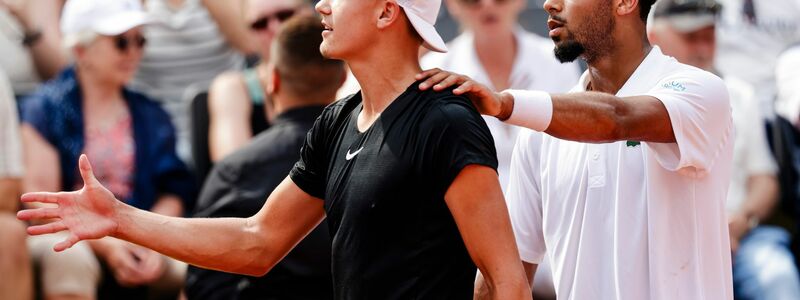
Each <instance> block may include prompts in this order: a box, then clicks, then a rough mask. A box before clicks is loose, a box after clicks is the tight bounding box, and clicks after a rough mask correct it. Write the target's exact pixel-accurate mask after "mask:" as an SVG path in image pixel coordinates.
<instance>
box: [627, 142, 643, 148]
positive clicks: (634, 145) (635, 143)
mask: <svg viewBox="0 0 800 300" xmlns="http://www.w3.org/2000/svg"><path fill="white" fill-rule="evenodd" d="M640 144H641V143H640V142H638V141H628V143H627V145H628V147H631V148H633V147H636V146H639V145H640Z"/></svg>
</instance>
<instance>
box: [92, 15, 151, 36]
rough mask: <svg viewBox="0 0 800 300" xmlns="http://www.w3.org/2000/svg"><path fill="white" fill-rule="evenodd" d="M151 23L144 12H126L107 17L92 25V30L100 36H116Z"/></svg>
mask: <svg viewBox="0 0 800 300" xmlns="http://www.w3.org/2000/svg"><path fill="white" fill-rule="evenodd" d="M151 23H153V20H152V19H151V18H150V17H149V16H148V15H147V14H146V13H144V12H138V11H137V12H127V13H123V14H118V15H114V16H109V17H107V18H104V19H103V20H100V21H98V22H97V23H95V24H94V28H92V30H93V31H94V32H97V33H98V34H101V35H118V34H122V33H124V32H126V31H128V30H131V29H133V28H135V27H138V26H142V25H147V24H151Z"/></svg>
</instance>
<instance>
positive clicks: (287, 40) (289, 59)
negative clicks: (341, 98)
mask: <svg viewBox="0 0 800 300" xmlns="http://www.w3.org/2000/svg"><path fill="white" fill-rule="evenodd" d="M324 30H325V28H324V27H323V25H322V23H321V22H320V19H319V18H314V17H294V18H291V19H290V20H288V21H287V22H286V23H284V24H283V26H281V29H280V30H279V31H278V33H277V34H276V36H275V39H274V40H273V42H272V49H271V51H272V52H271V55H270V60H271V62H272V63H273V64H274V65H275V68H276V69H277V70H278V73H279V74H280V75H281V79H282V82H283V83H284V85H285V86H287V88H288V89H289V90H290V91H291V92H292V93H293V94H295V95H298V96H304V95H320V94H324V93H331V92H335V91H336V90H338V88H339V86H340V84H341V83H342V81H343V79H344V78H342V77H343V76H344V62H342V61H340V60H333V59H327V58H325V57H323V56H322V54H321V53H320V49H319V47H320V44H322V31H324Z"/></svg>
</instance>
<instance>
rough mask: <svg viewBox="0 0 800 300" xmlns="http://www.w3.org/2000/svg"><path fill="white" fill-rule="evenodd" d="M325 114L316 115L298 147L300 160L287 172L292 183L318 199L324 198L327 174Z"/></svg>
mask: <svg viewBox="0 0 800 300" xmlns="http://www.w3.org/2000/svg"><path fill="white" fill-rule="evenodd" d="M325 115H326V113H325V112H323V113H322V115H320V116H319V117H317V120H316V121H315V122H314V125H313V126H312V127H311V130H309V131H308V133H307V134H306V139H305V142H303V147H302V148H300V160H299V161H297V163H295V165H294V167H293V168H292V170H291V171H290V172H289V177H290V178H291V179H292V181H293V182H294V184H296V185H297V186H298V187H299V188H300V189H301V190H303V191H305V192H306V193H308V194H309V195H311V196H314V197H317V198H320V199H325V188H326V180H325V176H326V174H327V170H326V168H327V164H326V153H327V151H326V150H325V149H324V146H325V140H324V138H325V124H324V116H325Z"/></svg>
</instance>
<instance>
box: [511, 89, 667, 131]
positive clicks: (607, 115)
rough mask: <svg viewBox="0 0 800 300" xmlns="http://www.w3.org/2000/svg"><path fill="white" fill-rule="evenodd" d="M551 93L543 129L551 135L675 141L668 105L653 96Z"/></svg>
mask: <svg viewBox="0 0 800 300" xmlns="http://www.w3.org/2000/svg"><path fill="white" fill-rule="evenodd" d="M504 95H507V94H504ZM551 97H552V99H553V100H552V101H553V118H552V120H551V122H550V126H549V127H548V128H547V130H545V132H546V133H548V134H550V135H552V136H554V137H557V138H560V139H565V140H571V141H579V142H595V143H604V142H615V141H624V140H635V141H646V142H657V143H674V142H675V134H674V133H673V131H672V123H671V122H670V118H669V113H668V112H667V108H666V107H664V104H663V103H661V101H659V100H658V99H656V98H655V97H651V96H636V97H626V98H620V97H617V96H614V95H611V94H605V93H597V92H584V93H570V94H558V95H552V96H551ZM504 98H505V97H504ZM510 98H511V100H510V101H511V102H512V103H509V102H508V101H509V100H506V101H504V102H503V104H504V105H512V106H513V97H510Z"/></svg>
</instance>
